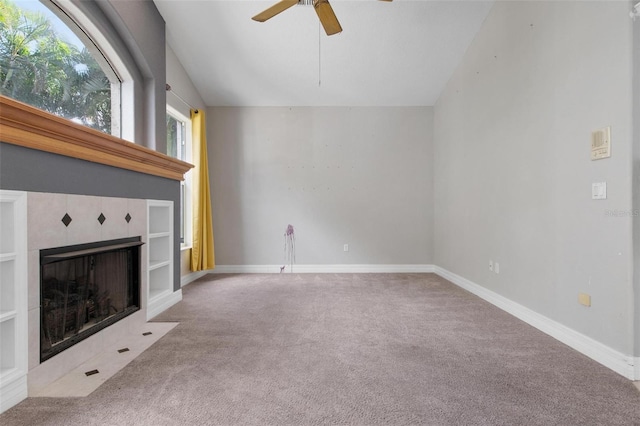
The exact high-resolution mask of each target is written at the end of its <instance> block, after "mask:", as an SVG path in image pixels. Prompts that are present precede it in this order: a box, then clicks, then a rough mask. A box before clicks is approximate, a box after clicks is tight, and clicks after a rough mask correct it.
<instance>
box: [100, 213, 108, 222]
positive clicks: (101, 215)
mask: <svg viewBox="0 0 640 426" xmlns="http://www.w3.org/2000/svg"><path fill="white" fill-rule="evenodd" d="M105 220H107V218H106V217H104V215H103V214H102V213H100V216H98V222H100V225H102V224H103V223H104V221H105Z"/></svg>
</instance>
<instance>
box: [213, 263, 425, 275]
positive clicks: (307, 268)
mask: <svg viewBox="0 0 640 426" xmlns="http://www.w3.org/2000/svg"><path fill="white" fill-rule="evenodd" d="M281 267H282V265H218V266H216V267H215V269H213V270H211V271H207V272H209V273H214V274H278V273H280V268H281ZM434 269H435V267H434V266H433V265H356V264H343V265H293V268H291V267H290V266H289V265H286V266H285V269H284V271H283V272H285V273H291V272H293V273H296V274H309V273H313V274H323V273H326V274H331V273H334V274H337V273H353V274H365V273H433V272H434Z"/></svg>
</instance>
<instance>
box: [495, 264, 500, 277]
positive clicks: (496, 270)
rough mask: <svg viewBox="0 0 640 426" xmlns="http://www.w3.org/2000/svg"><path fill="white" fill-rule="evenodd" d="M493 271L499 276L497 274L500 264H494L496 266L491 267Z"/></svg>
mask: <svg viewBox="0 0 640 426" xmlns="http://www.w3.org/2000/svg"><path fill="white" fill-rule="evenodd" d="M493 271H494V272H495V273H496V274H499V273H500V264H499V263H498V262H496V264H495V265H493Z"/></svg>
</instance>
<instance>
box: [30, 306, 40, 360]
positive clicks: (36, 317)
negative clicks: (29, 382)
mask: <svg viewBox="0 0 640 426" xmlns="http://www.w3.org/2000/svg"><path fill="white" fill-rule="evenodd" d="M27 322H28V327H29V367H28V368H29V371H31V370H32V369H34V368H36V367H37V366H38V365H40V307H38V308H36V309H29V313H28V315H27Z"/></svg>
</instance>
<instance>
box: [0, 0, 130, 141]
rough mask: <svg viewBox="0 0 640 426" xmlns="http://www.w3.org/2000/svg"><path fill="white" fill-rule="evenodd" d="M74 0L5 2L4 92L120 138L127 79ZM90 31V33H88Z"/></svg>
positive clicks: (1, 34)
mask: <svg viewBox="0 0 640 426" xmlns="http://www.w3.org/2000/svg"><path fill="white" fill-rule="evenodd" d="M73 9H74V7H73V4H71V3H70V2H60V3H54V2H53V1H50V0H42V2H39V1H34V0H30V1H28V0H0V93H1V94H3V95H5V96H8V97H11V98H13V99H16V100H19V101H21V102H25V103H28V104H30V105H32V106H35V107H37V108H40V109H43V110H45V111H47V112H50V113H52V114H55V115H58V116H61V117H64V118H67V119H70V120H72V121H74V122H77V123H81V124H83V125H86V126H88V127H92V128H95V129H97V130H100V131H102V132H105V133H109V134H112V135H114V136H118V137H125V136H127V135H126V134H123V127H122V114H121V104H122V99H121V94H122V84H121V83H122V77H121V75H119V73H118V72H117V71H116V67H115V66H114V65H113V63H112V62H111V61H110V60H109V59H108V58H109V55H108V54H105V52H104V47H106V46H105V43H104V42H103V43H102V45H101V46H99V44H100V43H98V42H97V41H96V35H98V34H99V32H98V31H91V30H93V28H87V26H91V22H90V21H89V20H88V19H87V18H86V17H85V16H84V15H83V14H82V13H81V12H80V11H79V10H77V9H76V10H73ZM89 34H91V36H89Z"/></svg>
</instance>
